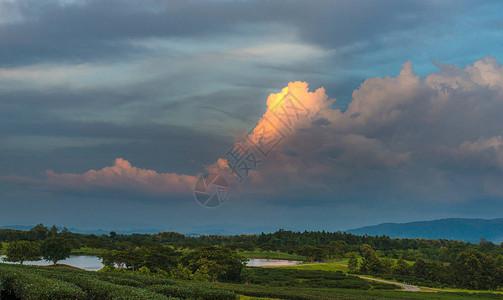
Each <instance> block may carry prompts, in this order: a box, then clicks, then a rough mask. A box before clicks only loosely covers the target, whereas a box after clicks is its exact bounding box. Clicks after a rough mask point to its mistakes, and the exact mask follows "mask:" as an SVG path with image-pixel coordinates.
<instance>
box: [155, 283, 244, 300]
mask: <svg viewBox="0 0 503 300" xmlns="http://www.w3.org/2000/svg"><path fill="white" fill-rule="evenodd" d="M148 289H150V290H152V291H154V292H156V293H159V294H163V295H166V296H171V297H177V298H181V299H189V298H190V299H194V298H195V299H207V300H234V299H237V296H236V294H234V293H233V292H230V291H225V290H221V289H217V288H215V289H212V288H203V287H197V286H178V285H153V286H150V287H148Z"/></svg>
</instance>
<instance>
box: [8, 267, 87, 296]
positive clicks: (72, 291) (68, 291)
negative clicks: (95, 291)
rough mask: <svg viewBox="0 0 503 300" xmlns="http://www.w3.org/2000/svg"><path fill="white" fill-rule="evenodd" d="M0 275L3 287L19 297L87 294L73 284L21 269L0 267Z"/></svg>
mask: <svg viewBox="0 0 503 300" xmlns="http://www.w3.org/2000/svg"><path fill="white" fill-rule="evenodd" d="M0 277H1V279H2V280H1V281H2V286H3V289H5V290H6V291H7V292H8V293H10V294H13V295H15V296H16V297H17V298H21V299H27V300H31V299H34V300H37V299H82V298H85V297H86V296H87V294H86V293H85V292H84V291H82V289H81V288H79V287H77V286H75V285H74V284H71V283H68V282H64V281H61V280H56V279H51V278H45V277H42V276H38V275H35V274H30V273H28V272H23V271H22V270H9V269H0Z"/></svg>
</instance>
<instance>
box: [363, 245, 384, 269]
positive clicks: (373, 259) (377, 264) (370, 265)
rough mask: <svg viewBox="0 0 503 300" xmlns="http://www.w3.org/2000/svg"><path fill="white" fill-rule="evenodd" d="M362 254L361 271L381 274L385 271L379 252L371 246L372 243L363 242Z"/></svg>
mask: <svg viewBox="0 0 503 300" xmlns="http://www.w3.org/2000/svg"><path fill="white" fill-rule="evenodd" d="M360 251H361V255H362V264H361V266H360V272H362V273H366V274H379V273H383V268H382V264H381V261H380V260H379V257H377V253H375V251H374V250H372V248H371V247H370V245H367V244H363V245H362V246H361V247H360Z"/></svg>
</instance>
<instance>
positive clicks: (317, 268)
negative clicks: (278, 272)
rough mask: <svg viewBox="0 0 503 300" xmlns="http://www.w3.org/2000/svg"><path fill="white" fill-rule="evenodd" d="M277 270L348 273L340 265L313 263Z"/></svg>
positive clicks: (344, 267)
mask: <svg viewBox="0 0 503 300" xmlns="http://www.w3.org/2000/svg"><path fill="white" fill-rule="evenodd" d="M277 268H284V269H295V270H313V271H331V272H337V271H341V272H344V273H347V272H348V267H347V266H344V265H342V264H340V263H313V264H300V265H296V266H281V267H277Z"/></svg>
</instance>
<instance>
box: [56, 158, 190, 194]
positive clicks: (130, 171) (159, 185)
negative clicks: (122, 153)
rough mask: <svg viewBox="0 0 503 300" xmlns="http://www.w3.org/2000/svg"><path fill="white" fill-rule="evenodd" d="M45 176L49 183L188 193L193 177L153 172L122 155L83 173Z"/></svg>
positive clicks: (63, 185)
mask: <svg viewBox="0 0 503 300" xmlns="http://www.w3.org/2000/svg"><path fill="white" fill-rule="evenodd" d="M46 175H47V180H46V182H47V183H48V184H50V185H52V186H59V187H64V188H74V189H90V188H117V189H122V190H143V191H146V192H149V193H154V194H173V193H190V192H192V187H193V185H194V182H195V180H196V177H195V176H190V175H179V174H176V173H157V172H156V171H154V170H147V169H141V168H137V167H133V166H132V165H131V163H129V162H128V161H127V160H125V159H122V158H117V159H116V160H115V162H114V165H113V166H111V167H105V168H103V169H101V170H89V171H87V172H85V173H83V174H72V173H63V174H57V173H54V172H53V171H51V170H48V171H46Z"/></svg>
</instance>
